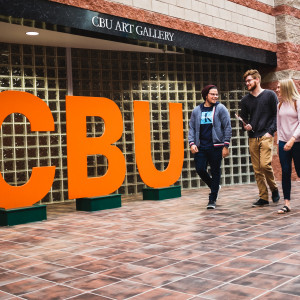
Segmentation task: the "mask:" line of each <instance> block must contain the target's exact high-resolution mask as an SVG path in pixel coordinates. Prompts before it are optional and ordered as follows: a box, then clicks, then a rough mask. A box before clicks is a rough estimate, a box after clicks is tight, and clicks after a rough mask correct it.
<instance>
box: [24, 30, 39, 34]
mask: <svg viewBox="0 0 300 300" xmlns="http://www.w3.org/2000/svg"><path fill="white" fill-rule="evenodd" d="M26 34H27V35H39V33H38V32H36V31H27V32H26Z"/></svg>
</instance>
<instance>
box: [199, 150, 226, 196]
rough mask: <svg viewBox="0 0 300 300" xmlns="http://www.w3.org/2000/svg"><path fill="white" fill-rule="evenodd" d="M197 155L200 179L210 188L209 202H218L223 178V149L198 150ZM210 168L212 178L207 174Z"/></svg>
mask: <svg viewBox="0 0 300 300" xmlns="http://www.w3.org/2000/svg"><path fill="white" fill-rule="evenodd" d="M198 150H199V152H197V153H195V157H194V159H195V167H196V171H197V173H198V174H199V176H200V178H201V179H202V180H203V181H204V182H205V183H206V184H207V185H208V186H209V188H210V191H211V192H210V194H209V200H211V201H216V199H217V196H218V191H219V185H220V178H221V161H222V150H223V148H222V147H207V148H200V147H199V148H198ZM208 164H209V166H210V173H211V176H210V175H209V174H208V172H207V166H208Z"/></svg>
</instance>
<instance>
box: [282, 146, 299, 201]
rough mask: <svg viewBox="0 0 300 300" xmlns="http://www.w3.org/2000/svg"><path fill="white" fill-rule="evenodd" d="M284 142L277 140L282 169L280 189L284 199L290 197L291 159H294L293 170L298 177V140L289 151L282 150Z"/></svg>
mask: <svg viewBox="0 0 300 300" xmlns="http://www.w3.org/2000/svg"><path fill="white" fill-rule="evenodd" d="M285 144H286V142H283V141H279V159H280V164H281V169H282V190H283V196H284V199H286V200H290V199H291V174H292V160H294V166H295V170H296V172H297V175H298V177H300V142H297V143H294V145H293V147H292V149H291V150H290V151H284V150H283V147H284V145H285Z"/></svg>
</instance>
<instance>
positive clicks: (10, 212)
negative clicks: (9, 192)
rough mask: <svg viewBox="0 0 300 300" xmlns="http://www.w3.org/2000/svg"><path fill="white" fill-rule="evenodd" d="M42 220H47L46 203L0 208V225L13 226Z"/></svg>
mask: <svg viewBox="0 0 300 300" xmlns="http://www.w3.org/2000/svg"><path fill="white" fill-rule="evenodd" d="M43 220H47V207H46V205H33V206H28V207H21V208H13V209H4V208H0V226H14V225H19V224H25V223H31V222H37V221H43Z"/></svg>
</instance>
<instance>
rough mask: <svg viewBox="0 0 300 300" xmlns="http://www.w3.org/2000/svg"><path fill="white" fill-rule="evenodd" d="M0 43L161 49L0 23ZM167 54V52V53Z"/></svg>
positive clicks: (149, 50)
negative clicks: (32, 33)
mask: <svg viewBox="0 0 300 300" xmlns="http://www.w3.org/2000/svg"><path fill="white" fill-rule="evenodd" d="M27 31H37V32H39V35H37V36H28V35H26V34H25V33H26V32H27ZM0 32H1V35H0V42H4V43H15V44H16V43H17V44H29V45H43V46H52V47H65V48H68V47H70V48H86V49H98V50H118V51H133V52H158V53H162V52H163V50H161V49H154V48H149V47H142V46H137V45H131V44H125V43H118V42H113V41H107V40H101V39H96V38H90V37H85V36H79V35H74V34H68V33H62V32H57V31H50V30H45V29H38V28H32V27H27V26H22V25H16V24H9V23H5V22H0ZM168 52H169V51H168Z"/></svg>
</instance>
